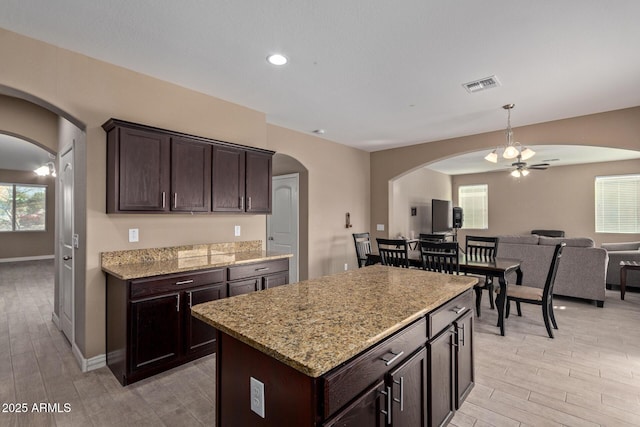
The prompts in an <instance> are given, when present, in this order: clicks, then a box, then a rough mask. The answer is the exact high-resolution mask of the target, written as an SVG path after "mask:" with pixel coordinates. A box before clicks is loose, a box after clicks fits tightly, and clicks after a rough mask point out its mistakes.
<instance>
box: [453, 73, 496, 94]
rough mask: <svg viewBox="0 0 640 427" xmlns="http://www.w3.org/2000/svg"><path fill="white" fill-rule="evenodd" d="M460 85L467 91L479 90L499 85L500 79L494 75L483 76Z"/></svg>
mask: <svg viewBox="0 0 640 427" xmlns="http://www.w3.org/2000/svg"><path fill="white" fill-rule="evenodd" d="M462 86H464V88H465V89H466V90H467V92H469V93H475V92H480V91H481V90H486V89H491V88H494V87H498V86H500V81H499V80H498V78H497V77H496V76H491V77H485V78H483V79H480V80H474V81H472V82H469V83H464V84H463V85H462Z"/></svg>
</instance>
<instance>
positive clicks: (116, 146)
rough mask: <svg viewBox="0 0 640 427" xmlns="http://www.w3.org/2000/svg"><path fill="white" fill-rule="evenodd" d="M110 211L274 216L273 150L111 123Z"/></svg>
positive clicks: (121, 123) (108, 133)
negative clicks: (272, 188)
mask: <svg viewBox="0 0 640 427" xmlns="http://www.w3.org/2000/svg"><path fill="white" fill-rule="evenodd" d="M102 127H103V128H104V130H105V131H106V132H107V213H174V212H175V213H180V212H205V213H206V212H227V213H256V214H257V213H271V174H272V172H271V158H272V156H273V154H274V152H273V151H269V150H263V149H259V148H252V147H245V146H243V145H239V144H232V143H228V142H224V141H218V140H213V139H208V138H202V137H198V136H193V135H187V134H183V133H179V132H173V131H169V130H164V129H158V128H153V127H150V126H144V125H139V124H136V123H130V122H125V121H122V120H117V119H110V120H109V121H107V122H106V123H105V124H104V125H102Z"/></svg>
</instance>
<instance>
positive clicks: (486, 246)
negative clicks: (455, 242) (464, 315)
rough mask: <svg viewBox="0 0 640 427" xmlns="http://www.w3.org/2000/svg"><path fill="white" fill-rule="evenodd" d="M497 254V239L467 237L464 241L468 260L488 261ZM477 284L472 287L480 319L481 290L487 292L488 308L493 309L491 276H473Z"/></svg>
mask: <svg viewBox="0 0 640 427" xmlns="http://www.w3.org/2000/svg"><path fill="white" fill-rule="evenodd" d="M497 252H498V238H497V237H484V236H467V237H466V240H465V254H466V257H467V259H468V260H478V261H489V260H492V259H494V258H495V257H496V253H497ZM475 277H477V278H478V283H477V284H476V285H475V286H474V287H473V290H474V291H475V293H476V314H477V316H478V317H480V305H481V302H482V290H483V289H486V290H488V291H489V306H490V307H491V310H493V309H494V308H495V304H494V303H493V278H492V277H491V276H475Z"/></svg>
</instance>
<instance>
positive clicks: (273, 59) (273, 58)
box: [267, 53, 289, 65]
mask: <svg viewBox="0 0 640 427" xmlns="http://www.w3.org/2000/svg"><path fill="white" fill-rule="evenodd" d="M267 61H268V62H269V64H273V65H284V64H286V63H287V62H288V61H289V60H288V59H287V57H286V56H284V55H281V54H279V53H274V54H273V55H269V56H267Z"/></svg>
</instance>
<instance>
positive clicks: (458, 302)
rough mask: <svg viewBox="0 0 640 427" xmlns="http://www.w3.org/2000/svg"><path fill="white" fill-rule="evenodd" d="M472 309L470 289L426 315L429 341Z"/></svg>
mask: <svg viewBox="0 0 640 427" xmlns="http://www.w3.org/2000/svg"><path fill="white" fill-rule="evenodd" d="M472 308H473V292H472V289H469V290H467V291H465V292H464V293H463V294H461V295H458V296H457V297H455V298H454V299H452V300H451V301H449V302H447V303H446V304H443V305H442V306H440V307H439V308H437V309H436V310H434V311H432V312H431V313H429V314H428V315H427V319H428V320H429V331H428V332H429V339H431V338H433V337H435V336H436V335H438V333H439V332H440V331H442V330H443V329H445V328H446V327H447V326H449V325H450V324H451V323H453V321H454V320H456V319H457V318H458V317H460V316H462V315H463V314H464V313H465V312H466V311H467V310H470V309H472Z"/></svg>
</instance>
